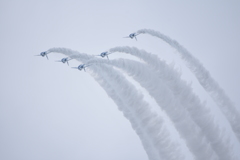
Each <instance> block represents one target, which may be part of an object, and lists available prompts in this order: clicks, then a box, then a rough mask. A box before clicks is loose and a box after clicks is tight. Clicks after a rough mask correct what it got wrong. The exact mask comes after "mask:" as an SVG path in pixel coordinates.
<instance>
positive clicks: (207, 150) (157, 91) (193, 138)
mask: <svg viewBox="0 0 240 160" xmlns="http://www.w3.org/2000/svg"><path fill="white" fill-rule="evenodd" d="M88 63H93V64H94V63H105V64H111V65H113V66H116V67H118V68H120V69H122V70H124V71H126V72H127V73H128V74H129V75H130V76H132V77H133V78H134V79H135V80H136V81H138V82H139V83H140V85H141V86H142V87H144V88H145V89H146V90H147V91H149V94H150V95H151V96H152V97H153V98H154V99H155V100H156V101H157V103H158V104H159V106H162V108H163V109H164V110H165V111H166V112H167V114H168V116H169V117H170V118H171V120H172V121H173V122H174V124H175V126H176V128H177V130H178V131H179V133H180V134H181V136H182V137H183V138H185V140H186V142H187V146H188V147H189V149H190V151H192V153H193V154H194V155H195V156H196V157H197V159H217V158H216V157H217V156H216V155H215V153H214V151H217V154H218V156H219V159H222V160H223V159H225V160H230V159H233V158H232V153H231V151H230V150H229V149H230V148H228V147H229V145H227V144H226V143H225V142H224V141H223V139H222V138H221V137H219V133H220V132H219V130H218V128H217V127H216V125H215V124H214V123H213V121H212V116H211V117H209V115H208V114H209V113H208V112H206V110H199V109H195V110H197V112H198V114H201V115H202V117H200V118H204V119H201V122H204V126H203V125H200V127H202V128H201V129H202V131H201V130H200V129H199V127H198V126H196V124H195V123H194V122H193V121H192V119H191V117H190V116H189V115H188V113H187V112H186V110H185V109H184V108H183V107H182V105H181V104H182V102H185V101H187V103H189V105H195V106H196V107H202V106H201V104H200V103H199V102H194V101H192V99H188V98H186V97H185V98H184V99H181V98H179V96H176V97H173V96H172V95H171V94H172V93H171V91H169V90H168V89H167V86H165V85H164V84H165V82H164V81H162V79H160V78H159V77H157V76H156V74H155V73H154V72H153V71H152V70H150V69H148V68H149V66H148V65H145V64H142V63H139V62H136V61H131V60H126V59H120V60H112V61H108V60H90V61H89V62H88ZM182 87H184V86H182ZM184 90H185V92H187V91H186V90H188V87H185V88H184ZM183 92H184V91H183ZM169 97H171V98H169ZM165 100H168V101H165ZM173 101H175V102H176V103H171V102H173ZM176 104H177V105H176ZM174 105H175V106H174ZM199 111H200V112H199ZM195 113H196V111H192V112H191V113H190V115H191V114H195ZM195 116H196V115H195ZM198 118H199V116H198ZM205 122H207V124H208V125H207V127H206V124H205ZM198 123H199V122H198ZM202 124H203V123H202ZM198 125H199V124H198ZM206 128H207V130H206ZM209 128H211V129H209ZM187 129H191V131H190V130H189V131H187ZM189 134H190V135H189ZM209 134H210V135H209ZM212 135H214V138H213V137H211V136H212ZM205 136H206V137H207V138H208V140H210V142H212V143H211V145H212V147H213V149H214V151H213V150H212V149H211V147H210V146H209V143H208V142H207V141H205V138H204V137H205ZM216 143H217V144H218V146H216V145H215V144H216ZM199 148H202V150H199ZM222 150H225V152H224V153H223V152H222ZM211 156H212V157H211Z"/></svg>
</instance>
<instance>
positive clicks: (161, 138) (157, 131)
mask: <svg viewBox="0 0 240 160" xmlns="http://www.w3.org/2000/svg"><path fill="white" fill-rule="evenodd" d="M49 51H50V52H58V53H63V54H65V55H67V56H69V57H70V58H74V59H77V60H79V61H81V62H86V61H87V60H88V59H89V58H93V57H92V56H87V55H85V54H80V53H78V52H76V51H72V50H69V49H64V48H53V49H50V50H49ZM91 68H92V70H93V72H94V74H93V77H94V78H95V79H96V80H97V82H98V83H99V84H100V85H101V86H102V87H103V88H104V89H105V91H106V92H107V94H108V95H109V96H110V97H111V98H112V99H113V100H114V101H115V103H116V104H117V105H118V107H119V109H120V110H122V111H123V113H124V115H125V117H126V118H127V119H128V120H129V121H130V122H131V124H132V126H133V128H134V129H135V131H136V132H137V134H138V135H139V137H140V139H141V141H142V143H143V145H144V149H145V150H146V152H147V154H148V156H149V159H153V160H155V159H160V157H159V156H156V152H154V148H153V147H151V143H154V146H155V147H158V148H157V149H158V151H159V153H160V155H161V157H162V158H163V159H183V156H182V154H181V153H180V152H179V151H178V150H177V149H175V148H177V147H175V145H176V144H173V143H172V142H171V141H170V140H169V137H168V132H167V130H166V129H165V128H164V127H162V123H163V122H162V119H160V118H159V117H158V116H157V115H156V114H154V113H152V112H151V111H150V110H149V107H148V104H147V103H146V102H144V101H143V97H142V95H141V94H140V93H138V92H137V91H136V90H135V88H134V87H133V86H131V85H130V84H129V83H128V82H127V81H126V80H125V79H124V77H123V76H121V75H120V74H118V72H116V71H115V70H112V69H111V68H109V67H106V66H101V67H97V68H96V67H94V66H93V67H91ZM102 68H104V69H102ZM113 79H114V80H113ZM109 82H111V83H112V85H111V86H110V85H108V83H109ZM120 84H121V85H120ZM113 88H114V89H113ZM126 89H127V91H128V94H126ZM119 99H120V100H119ZM129 108H130V109H129ZM129 110H130V111H129ZM130 113H131V114H130ZM132 113H134V114H133V115H134V116H133V115H132ZM134 126H135V127H134ZM143 132H145V134H144V133H143ZM146 134H147V135H148V136H149V137H147V138H146V136H145V135H146ZM149 138H150V139H151V142H150V143H149V141H148V140H146V139H149ZM159 146H160V147H159ZM166 146H167V147H166Z"/></svg>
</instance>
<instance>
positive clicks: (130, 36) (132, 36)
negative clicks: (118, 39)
mask: <svg viewBox="0 0 240 160" xmlns="http://www.w3.org/2000/svg"><path fill="white" fill-rule="evenodd" d="M139 34H140V33H131V34H129V36H127V37H123V38H131V39H133V38H135V39H136V41H137V35H139Z"/></svg>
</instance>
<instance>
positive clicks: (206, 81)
mask: <svg viewBox="0 0 240 160" xmlns="http://www.w3.org/2000/svg"><path fill="white" fill-rule="evenodd" d="M137 32H138V33H147V34H149V35H152V36H155V37H158V38H160V39H162V40H163V41H165V42H167V43H168V44H169V45H170V46H172V47H173V48H175V49H177V51H178V52H179V53H180V55H181V58H182V59H183V60H184V61H185V62H186V63H187V66H188V67H189V69H190V70H191V71H192V72H193V74H194V75H195V76H196V78H197V79H198V81H199V83H200V84H201V85H202V86H203V88H204V89H205V90H206V91H207V92H208V93H209V94H210V95H211V97H212V98H213V100H214V101H215V103H216V104H217V105H218V106H219V108H220V110H221V111H222V113H223V114H224V115H225V116H226V118H227V119H228V121H229V123H230V125H231V127H232V129H233V131H234V133H235V135H236V137H237V138H238V141H239V142H240V123H239V122H240V113H239V112H238V110H237V109H236V108H235V106H234V105H233V104H232V102H231V100H230V99H229V97H228V96H227V95H226V94H225V92H224V90H223V89H222V88H221V87H220V86H219V85H218V83H217V82H216V81H215V80H214V79H213V78H212V77H211V75H210V73H209V72H208V71H207V69H206V68H204V66H203V65H202V64H201V63H200V62H199V60H198V59H196V58H195V57H194V56H193V55H192V54H191V53H190V52H188V51H187V50H186V49H185V48H184V47H183V46H181V45H180V44H179V43H178V42H177V41H175V40H173V39H171V38H169V37H168V36H166V35H163V34H162V33H160V32H157V31H154V30H150V29H141V30H138V31H137Z"/></svg>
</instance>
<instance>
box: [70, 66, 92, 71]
mask: <svg viewBox="0 0 240 160" xmlns="http://www.w3.org/2000/svg"><path fill="white" fill-rule="evenodd" d="M88 66H90V65H86V64H80V65H79V66H78V67H72V68H74V69H78V70H80V71H81V70H83V69H84V71H85V72H86V70H85V68H86V67H88Z"/></svg>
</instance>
